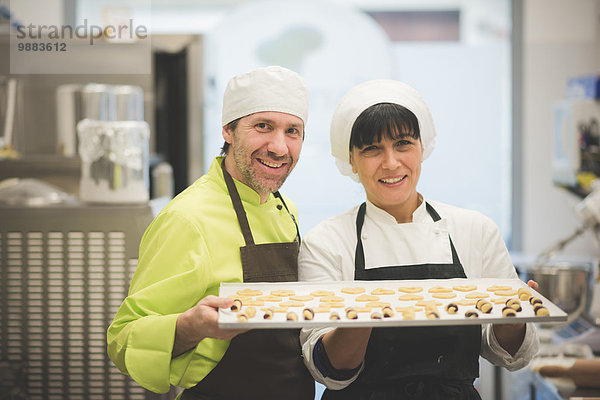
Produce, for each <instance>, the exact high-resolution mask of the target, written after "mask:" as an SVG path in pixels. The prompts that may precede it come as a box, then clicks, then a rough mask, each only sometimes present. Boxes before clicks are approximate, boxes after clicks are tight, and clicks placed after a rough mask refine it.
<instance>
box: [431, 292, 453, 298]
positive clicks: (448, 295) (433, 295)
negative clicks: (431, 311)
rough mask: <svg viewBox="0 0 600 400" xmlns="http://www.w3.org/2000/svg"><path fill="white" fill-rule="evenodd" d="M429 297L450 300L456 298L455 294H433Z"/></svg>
mask: <svg viewBox="0 0 600 400" xmlns="http://www.w3.org/2000/svg"><path fill="white" fill-rule="evenodd" d="M431 297H435V298H436V299H452V298H454V297H456V293H445V292H442V293H434V294H432V295H431Z"/></svg>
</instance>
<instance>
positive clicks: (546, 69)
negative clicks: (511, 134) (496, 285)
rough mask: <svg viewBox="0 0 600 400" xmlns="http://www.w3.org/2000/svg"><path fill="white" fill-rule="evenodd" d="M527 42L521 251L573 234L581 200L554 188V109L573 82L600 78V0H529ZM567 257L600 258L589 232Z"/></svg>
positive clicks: (531, 250) (571, 247)
mask: <svg viewBox="0 0 600 400" xmlns="http://www.w3.org/2000/svg"><path fill="white" fill-rule="evenodd" d="M523 24H524V32H523V35H524V43H523V85H524V86H523V110H522V113H523V125H522V134H523V139H522V141H523V163H522V166H523V171H522V174H523V175H522V178H523V188H522V195H523V199H522V201H523V214H522V215H523V231H522V234H523V252H524V253H529V254H537V253H539V252H540V251H542V250H543V249H545V248H547V247H548V246H549V245H551V244H553V243H554V242H555V241H557V240H559V239H562V238H564V237H565V236H567V235H568V234H570V233H571V232H573V231H574V230H575V228H576V226H577V222H578V219H577V216H576V214H575V212H574V209H573V206H574V205H575V204H576V203H577V202H578V201H579V199H578V198H577V197H576V196H574V195H571V194H569V193H567V192H566V191H564V190H562V189H560V188H557V187H555V186H554V185H553V183H552V137H553V134H554V122H553V118H554V115H553V104H554V102H555V101H556V100H560V99H562V98H564V97H565V93H566V85H567V80H568V79H569V78H571V77H575V76H580V75H587V74H591V73H597V74H600V0H577V1H565V0H525V1H524V21H523ZM564 254H565V255H579V256H593V257H600V247H599V245H598V244H597V241H596V240H595V239H594V237H593V235H592V234H591V233H590V232H588V233H586V234H584V236H583V237H580V238H579V239H576V240H575V241H574V242H572V243H571V244H570V245H568V246H567V247H566V248H565V250H564Z"/></svg>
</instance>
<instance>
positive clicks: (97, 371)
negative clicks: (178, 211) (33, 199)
mask: <svg viewBox="0 0 600 400" xmlns="http://www.w3.org/2000/svg"><path fill="white" fill-rule="evenodd" d="M151 220H152V212H151V210H150V208H149V207H148V206H110V207H105V206H84V205H82V206H69V207H62V206H61V207H41V208H33V207H6V208H1V207H0V399H2V400H4V399H11V400H12V399H39V400H46V399H61V400H64V399H123V400H128V399H131V400H135V399H139V400H141V399H158V398H166V397H165V395H156V394H153V393H150V392H148V391H146V390H145V389H143V388H142V387H140V386H139V385H138V384H137V383H135V382H134V381H133V380H132V379H131V378H129V377H127V376H125V375H123V374H121V372H119V370H118V369H117V368H116V367H115V366H114V365H113V364H112V362H111V361H110V359H109V358H108V356H107V353H106V329H107V327H108V325H109V324H110V322H111V321H112V318H113V317H114V314H115V313H116V312H117V310H118V308H119V306H120V304H121V302H122V301H123V299H124V298H125V296H126V295H127V291H128V288H129V282H130V280H131V277H132V275H133V272H134V271H135V268H136V265H137V247H138V244H139V241H140V238H141V236H142V234H143V232H144V230H145V229H146V227H147V225H148V224H149V222H150V221H151Z"/></svg>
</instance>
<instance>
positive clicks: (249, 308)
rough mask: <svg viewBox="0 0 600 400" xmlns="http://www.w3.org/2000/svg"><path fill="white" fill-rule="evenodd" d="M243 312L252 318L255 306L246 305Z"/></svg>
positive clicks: (254, 313)
mask: <svg viewBox="0 0 600 400" xmlns="http://www.w3.org/2000/svg"><path fill="white" fill-rule="evenodd" d="M244 313H245V314H246V315H247V316H248V318H254V316H255V315H256V308H254V307H252V306H250V307H246V310H245V311H244Z"/></svg>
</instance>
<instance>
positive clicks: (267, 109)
mask: <svg viewBox="0 0 600 400" xmlns="http://www.w3.org/2000/svg"><path fill="white" fill-rule="evenodd" d="M307 114H308V91H307V88H306V85H305V83H304V81H303V80H302V78H300V76H298V75H297V74H296V73H295V72H292V71H290V70H287V69H285V68H281V67H275V66H271V67H265V68H258V69H255V70H253V71H250V72H248V73H245V74H241V75H238V76H236V77H234V78H233V79H232V80H231V81H230V82H229V84H228V86H227V88H226V90H225V94H224V97H223V119H222V126H223V130H222V134H223V138H224V139H225V144H224V146H223V151H222V154H225V157H216V158H215V160H214V161H213V163H212V165H211V167H210V169H209V171H208V173H207V174H206V175H204V176H202V177H201V178H200V179H198V180H197V181H196V182H195V183H194V184H192V185H191V186H190V187H188V188H187V189H186V190H184V191H183V192H182V193H181V194H179V195H178V196H177V197H176V198H175V199H173V200H172V201H171V202H170V203H169V204H168V205H167V206H166V207H165V208H164V209H163V210H162V211H161V213H160V214H159V215H158V216H157V217H156V219H155V220H154V221H153V222H152V224H151V225H150V226H149V227H148V229H147V231H146V233H145V234H144V237H143V238H142V241H141V244H140V256H139V262H138V268H137V270H136V273H135V275H134V277H133V280H132V282H131V287H130V290H129V295H128V297H127V298H126V299H125V301H124V302H123V304H122V305H121V307H120V309H119V311H118V312H117V315H116V316H115V319H114V321H113V323H112V324H111V326H110V327H109V328H108V354H109V356H110V358H111V359H112V360H113V362H114V363H115V364H116V366H117V367H118V368H119V369H120V370H121V371H122V372H123V373H125V374H129V375H130V376H131V377H132V378H133V379H135V380H136V381H137V382H138V383H139V384H140V385H142V386H143V387H145V388H147V389H149V390H152V391H155V392H161V393H164V392H167V391H168V390H169V384H173V385H176V386H181V387H183V388H186V389H188V390H185V391H184V392H183V393H182V395H181V398H182V399H184V400H187V399H209V398H210V399H284V398H285V399H299V400H300V399H313V398H314V381H313V379H312V378H311V376H310V374H309V373H308V371H307V370H306V369H305V367H304V364H303V360H302V356H301V349H300V345H299V339H298V330H273V331H269V330H254V331H248V332H241V331H232V330H223V329H220V328H219V326H218V322H217V316H218V308H227V307H230V306H231V305H232V302H233V300H232V299H229V298H221V297H217V296H216V295H217V294H218V291H219V285H220V283H221V282H261V281H273V282H274V281H295V280H297V254H298V244H299V233H298V226H297V225H296V217H295V215H296V214H297V210H296V208H295V207H294V205H293V204H292V203H291V202H290V201H289V199H285V200H284V199H283V198H282V197H281V196H280V195H279V192H277V190H278V189H279V187H281V185H282V184H283V182H284V181H285V179H286V178H287V176H288V175H289V174H290V172H291V171H292V169H293V168H294V166H295V165H296V162H297V161H298V157H299V155H300V150H301V148H302V142H303V138H304V126H305V124H306V119H307Z"/></svg>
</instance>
